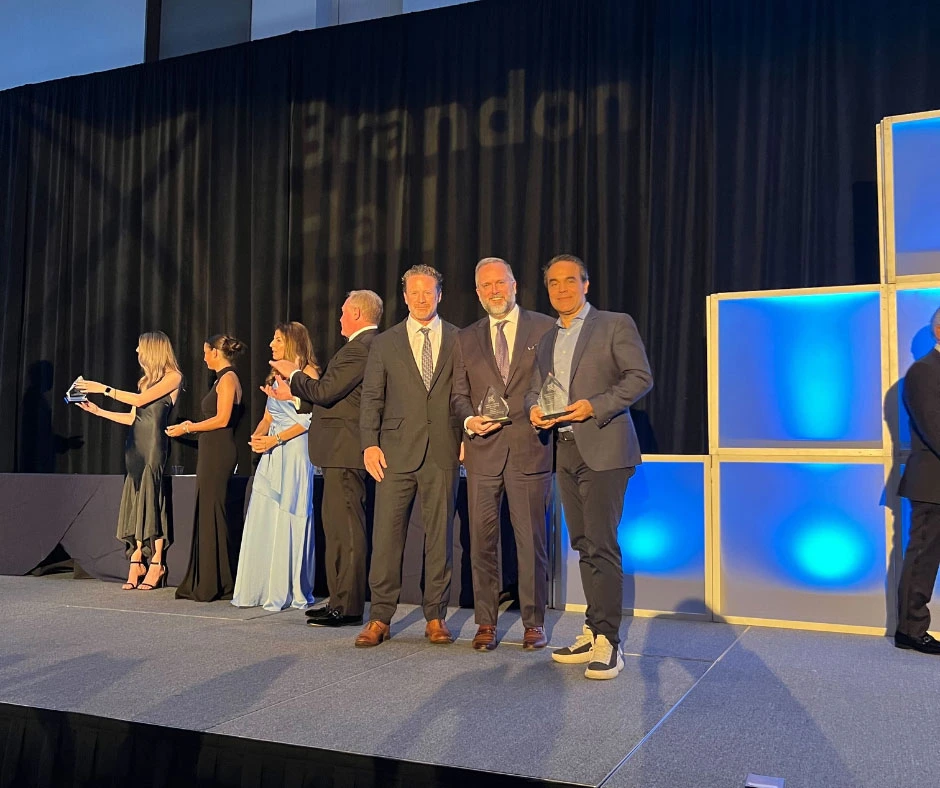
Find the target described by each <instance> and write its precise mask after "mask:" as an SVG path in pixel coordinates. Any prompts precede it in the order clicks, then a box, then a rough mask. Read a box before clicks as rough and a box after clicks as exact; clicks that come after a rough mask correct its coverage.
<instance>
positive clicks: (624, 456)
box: [526, 307, 653, 471]
mask: <svg viewBox="0 0 940 788" xmlns="http://www.w3.org/2000/svg"><path fill="white" fill-rule="evenodd" d="M557 336H558V326H557V325H556V326H554V327H553V328H552V330H551V331H549V332H548V333H547V334H546V335H545V336H544V338H543V339H542V341H541V342H540V343H539V350H538V357H537V362H536V367H535V370H534V371H533V374H532V381H531V384H530V386H529V391H528V393H527V394H526V412H527V413H528V411H529V410H530V409H531V408H532V407H534V406H535V405H536V404H537V402H538V396H539V390H540V389H541V387H542V381H543V380H545V377H546V376H547V375H548V373H549V372H550V371H551V370H552V368H553V366H554V352H555V339H556V337H557ZM652 387H653V376H652V374H651V373H650V365H649V361H647V359H646V350H645V348H644V347H643V341H642V340H641V339H640V335H639V333H638V332H637V330H636V323H634V322H633V318H631V317H630V316H629V315H625V314H623V313H622V312H602V311H600V310H599V309H594V308H593V307H591V309H590V310H589V311H588V314H587V317H585V319H584V325H583V326H582V327H581V333H580V335H579V336H578V343H577V345H576V346H575V350H574V358H573V359H572V362H571V386H570V388H569V389H568V399H569V401H570V402H575V401H576V400H579V399H586V400H588V401H589V402H590V403H591V407H593V408H594V416H593V417H592V418H590V419H588V420H587V421H583V422H579V423H572V425H571V426H572V428H573V429H574V439H575V442H576V443H577V445H578V451H580V452H581V456H582V457H583V458H584V461H585V462H586V463H587V465H588V467H589V468H591V469H592V470H595V471H608V470H613V469H614V468H630V467H633V466H636V465H639V464H640V463H641V462H642V458H641V456H640V444H639V441H637V437H636V430H635V429H634V427H633V419H631V418H630V410H629V408H630V406H631V405H632V404H633V403H634V402H636V401H637V400H638V399H640V397H642V396H643V395H644V394H646V393H647V392H648V391H649V390H650V389H651V388H652Z"/></svg>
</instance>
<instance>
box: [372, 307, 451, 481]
mask: <svg viewBox="0 0 940 788" xmlns="http://www.w3.org/2000/svg"><path fill="white" fill-rule="evenodd" d="M405 322H406V321H402V322H401V323H399V324H398V325H396V326H393V327H392V328H390V329H389V330H388V331H386V332H385V333H383V334H379V335H378V336H377V337H376V338H375V340H374V341H373V343H372V348H371V350H370V351H369V360H368V362H367V363H366V372H365V378H364V380H363V383H362V406H361V410H360V417H359V427H360V435H361V438H362V449H363V450H365V449H367V448H369V447H370V446H379V447H381V449H382V451H383V452H384V453H385V460H386V462H387V463H388V469H389V470H390V471H393V472H395V473H410V472H411V471H416V470H417V469H418V468H420V467H421V465H422V464H423V463H424V459H425V456H429V457H431V458H433V459H434V461H435V462H436V463H437V464H438V466H439V467H441V468H456V467H457V466H458V465H459V462H458V457H459V454H460V431H461V430H460V426H461V425H460V423H459V422H458V421H457V419H456V417H455V416H453V415H452V414H451V412H450V390H451V384H452V383H453V379H454V345H455V344H456V342H457V327H456V326H454V325H451V324H450V323H447V322H445V321H443V320H442V321H441V349H440V352H439V353H438V356H437V363H436V364H435V366H434V374H433V375H432V377H431V390H430V391H428V390H427V389H426V388H425V387H424V381H422V380H421V373H420V372H419V371H418V365H417V364H415V360H414V356H413V355H412V353H411V346H410V345H409V344H408V331H407V329H406V328H405Z"/></svg>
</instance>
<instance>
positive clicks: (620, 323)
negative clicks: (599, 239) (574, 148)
mask: <svg viewBox="0 0 940 788" xmlns="http://www.w3.org/2000/svg"><path fill="white" fill-rule="evenodd" d="M544 274H545V286H546V287H547V288H548V297H549V300H550V301H551V302H552V306H553V307H554V308H555V310H556V311H557V312H558V321H557V323H556V325H555V327H554V328H553V330H552V331H550V332H549V333H547V334H546V335H545V337H544V338H543V339H542V341H541V342H540V343H539V351H538V358H537V361H536V369H535V371H534V373H533V375H532V382H531V385H530V388H529V392H528V393H527V394H526V407H527V408H528V411H529V420H530V421H531V423H532V425H533V426H534V427H537V428H538V429H543V430H553V431H554V432H555V442H556V449H555V473H556V477H557V480H558V487H559V490H560V492H561V502H562V506H563V507H564V512H565V521H566V522H567V525H568V533H569V535H570V537H571V546H572V548H573V549H575V550H577V551H578V555H579V559H578V560H579V566H580V569H581V583H582V585H583V586H584V596H585V599H586V600H587V614H586V622H585V625H584V627H583V630H582V634H581V635H580V636H578V638H577V639H576V640H575V642H574V643H573V644H572V645H571V646H566V647H565V648H560V649H557V650H556V651H555V652H553V653H552V659H554V660H555V661H556V662H562V663H585V662H586V663H587V669H586V670H585V673H584V675H585V676H586V677H587V678H590V679H612V678H614V677H616V676H617V675H618V674H619V673H620V671H621V670H623V656H622V653H621V650H620V620H621V616H622V612H623V565H622V563H621V556H620V545H619V543H618V542H617V527H618V526H619V524H620V517H621V515H622V514H623V496H624V493H626V490H627V481H628V480H629V479H630V477H631V476H632V475H633V473H634V470H635V468H636V466H637V465H639V464H640V462H641V461H642V460H641V457H640V447H639V443H638V441H637V437H636V431H635V430H634V428H633V421H632V419H631V418H630V410H629V408H630V406H631V405H632V404H633V403H634V402H636V401H637V400H638V399H639V398H640V397H642V396H643V395H644V394H646V392H648V391H649V390H650V389H651V388H652V386H653V377H652V375H651V374H650V368H649V362H648V361H647V360H646V350H645V349H644V347H643V342H642V341H641V340H640V336H639V334H638V333H637V330H636V324H635V323H634V322H633V319H632V318H631V317H630V316H629V315H625V314H622V313H619V312H601V311H600V310H598V309H594V308H593V307H592V306H591V305H590V304H588V303H587V292H588V286H589V284H590V281H589V278H588V272H587V269H586V268H585V266H584V263H583V262H581V260H579V259H578V258H577V257H574V256H573V255H559V256H558V257H555V258H553V259H552V260H551V262H549V264H548V265H547V266H546V267H545V269H544ZM550 372H551V373H552V374H553V375H554V376H555V377H556V378H557V379H558V381H559V382H560V383H561V384H562V386H563V387H564V389H566V390H567V392H568V401H569V404H568V406H567V407H566V408H565V409H564V413H563V414H562V415H560V416H555V415H554V414H546V413H544V412H543V411H542V408H541V407H540V406H539V403H538V397H539V391H540V389H541V387H542V384H543V381H544V380H545V379H546V377H547V376H548V374H549V373H550ZM553 416H554V417H553Z"/></svg>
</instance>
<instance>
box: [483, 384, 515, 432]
mask: <svg viewBox="0 0 940 788" xmlns="http://www.w3.org/2000/svg"><path fill="white" fill-rule="evenodd" d="M477 414H478V415H480V416H482V417H483V418H484V419H486V420H487V421H498V422H499V423H500V424H509V403H508V402H507V401H506V399H505V398H504V397H501V396H500V395H499V394H497V393H496V389H494V388H493V387H492V386H489V387H488V388H487V389H486V393H485V394H484V395H483V399H482V400H481V402H480V406H479V407H478V408H477Z"/></svg>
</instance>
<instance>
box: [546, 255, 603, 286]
mask: <svg viewBox="0 0 940 788" xmlns="http://www.w3.org/2000/svg"><path fill="white" fill-rule="evenodd" d="M555 263H575V264H576V265H577V266H578V268H580V269H581V281H582V282H590V281H591V277H590V276H588V271H587V266H586V265H585V264H584V262H583V261H582V260H581V258H580V257H575V256H574V255H573V254H556V255H555V256H554V257H553V258H552V259H551V260H549V261H548V262H547V263H546V264H545V265H544V266H542V282H543V284H544V285H545V286H546V287H548V269H549V268H551V267H552V266H553V265H555Z"/></svg>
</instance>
